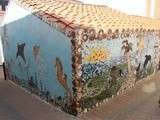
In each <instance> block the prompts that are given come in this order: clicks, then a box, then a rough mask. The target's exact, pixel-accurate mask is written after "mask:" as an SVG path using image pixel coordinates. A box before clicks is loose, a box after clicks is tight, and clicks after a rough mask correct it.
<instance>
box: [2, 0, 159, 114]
mask: <svg viewBox="0 0 160 120" xmlns="http://www.w3.org/2000/svg"><path fill="white" fill-rule="evenodd" d="M69 1H70V0H69ZM51 4H52V6H51ZM11 8H12V9H13V8H14V10H15V11H13V10H12V9H11ZM81 8H84V9H81ZM102 11H105V12H102ZM15 12H17V13H19V14H15ZM82 13H83V14H82ZM108 13H110V14H108ZM13 15H14V16H13ZM97 16H98V17H97ZM19 18H21V19H19ZM12 19H13V21H11V22H8V21H9V20H12ZM137 21H138V22H137ZM159 26H160V21H159V20H154V19H151V18H144V17H139V16H129V15H127V14H125V13H121V12H116V11H115V10H113V9H111V8H109V7H107V6H98V5H86V4H83V3H81V2H74V0H72V1H70V2H66V1H58V0H54V1H51V0H40V1H37V0H29V1H28V0H15V1H11V3H10V5H9V8H8V12H7V15H6V18H5V20H4V26H3V32H2V41H3V50H4V57H5V62H6V75H7V77H8V79H10V80H12V81H14V82H15V83H17V84H19V85H21V86H22V87H24V88H25V89H27V90H29V91H31V93H34V94H37V95H38V96H40V98H41V99H44V100H46V101H47V102H49V103H50V104H52V105H55V106H58V107H60V108H61V109H62V110H64V111H66V112H68V113H70V114H73V115H77V114H78V113H82V112H83V111H87V110H89V109H91V108H94V107H95V106H98V105H99V104H100V103H101V102H104V101H107V100H108V99H110V98H113V97H114V96H115V95H119V94H122V93H123V92H124V91H126V90H127V89H128V88H130V87H132V86H133V85H135V84H136V82H137V81H141V80H144V79H145V78H147V77H149V76H150V75H154V74H156V73H157V72H158V71H159V70H160V27H159ZM17 33H18V34H17ZM10 51H12V53H11V52H10Z"/></svg>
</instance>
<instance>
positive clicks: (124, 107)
mask: <svg viewBox="0 0 160 120" xmlns="http://www.w3.org/2000/svg"><path fill="white" fill-rule="evenodd" d="M159 91H160V73H159V74H157V76H156V77H154V79H148V80H145V81H140V82H139V83H138V84H137V85H136V86H135V87H134V88H133V89H130V90H128V91H127V92H126V93H125V94H123V95H119V96H117V97H115V98H113V99H112V100H110V101H109V102H108V103H104V104H103V105H101V106H99V107H98V108H94V109H92V110H91V111H89V112H88V113H85V114H81V115H79V116H78V117H75V116H71V115H69V114H67V113H64V112H62V111H61V110H60V109H58V108H56V107H54V106H51V105H49V104H47V103H45V102H44V101H42V100H40V99H39V98H38V97H36V96H35V95H33V94H30V93H29V92H26V91H25V90H24V89H22V88H21V87H19V86H17V85H15V84H14V83H12V82H11V81H9V80H7V81H6V80H4V78H3V73H2V69H0V120H160V107H159V104H158V100H159V96H160V92H159Z"/></svg>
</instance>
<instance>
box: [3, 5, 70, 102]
mask: <svg viewBox="0 0 160 120" xmlns="http://www.w3.org/2000/svg"><path fill="white" fill-rule="evenodd" d="M3 30H4V31H3V41H2V42H3V47H4V56H5V62H6V68H7V69H8V75H9V78H10V79H11V80H13V81H14V82H16V83H17V84H19V85H21V86H23V87H25V88H26V89H28V90H30V91H31V92H34V93H36V94H38V95H40V96H41V97H42V98H43V99H45V100H47V101H49V102H51V103H55V104H57V105H61V104H65V103H67V102H68V100H69V99H70V98H71V97H72V91H71V90H72V68H71V43H70V40H69V38H67V37H66V36H65V35H64V34H62V33H60V32H58V30H57V28H56V27H55V28H53V27H50V26H49V25H48V24H46V23H44V22H42V21H41V20H40V19H38V18H36V17H35V16H33V15H31V13H30V12H28V11H26V10H24V9H22V8H21V7H19V6H18V5H16V4H15V3H12V2H11V3H10V7H9V9H8V11H7V15H6V17H5V20H4V27H3Z"/></svg>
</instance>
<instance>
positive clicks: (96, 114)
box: [81, 74, 160, 120]
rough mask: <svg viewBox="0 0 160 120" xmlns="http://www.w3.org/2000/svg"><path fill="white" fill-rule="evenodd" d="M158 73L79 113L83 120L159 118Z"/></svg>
mask: <svg viewBox="0 0 160 120" xmlns="http://www.w3.org/2000/svg"><path fill="white" fill-rule="evenodd" d="M159 96H160V74H158V75H157V76H156V77H154V79H153V80H151V79H148V80H145V81H140V82H139V83H138V84H137V85H136V86H135V87H134V88H133V89H130V90H129V91H127V92H126V93H125V94H123V95H120V96H118V97H116V98H114V99H113V100H111V101H109V102H108V103H105V104H104V105H102V106H100V107H98V108H95V109H93V110H91V111H89V112H88V113H86V114H84V115H81V118H82V119H85V120H160V107H159V105H158V100H159Z"/></svg>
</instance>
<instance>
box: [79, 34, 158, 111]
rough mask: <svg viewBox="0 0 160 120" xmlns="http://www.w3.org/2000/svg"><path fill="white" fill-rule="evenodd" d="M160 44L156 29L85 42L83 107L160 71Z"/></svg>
mask: <svg viewBox="0 0 160 120" xmlns="http://www.w3.org/2000/svg"><path fill="white" fill-rule="evenodd" d="M159 45H160V39H159V37H158V36H157V35H156V33H155V32H148V33H141V34H138V35H137V34H130V36H128V37H125V38H124V37H123V36H119V37H117V38H113V39H110V40H107V39H103V40H100V39H95V40H87V41H85V42H84V43H83V45H82V83H83V97H82V107H83V108H91V107H93V106H94V105H95V104H96V103H99V102H100V101H102V100H104V99H106V98H111V97H112V96H114V95H116V94H117V93H118V92H120V91H121V90H122V89H125V87H127V85H129V84H130V83H131V84H135V82H137V81H139V80H141V79H143V78H145V77H147V76H149V75H151V74H153V73H154V72H156V71H157V70H158V69H159V68H158V67H156V66H158V65H159V62H160V52H159V51H160V49H159V47H158V46H159ZM131 80H132V81H131ZM129 81H130V83H129Z"/></svg>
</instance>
